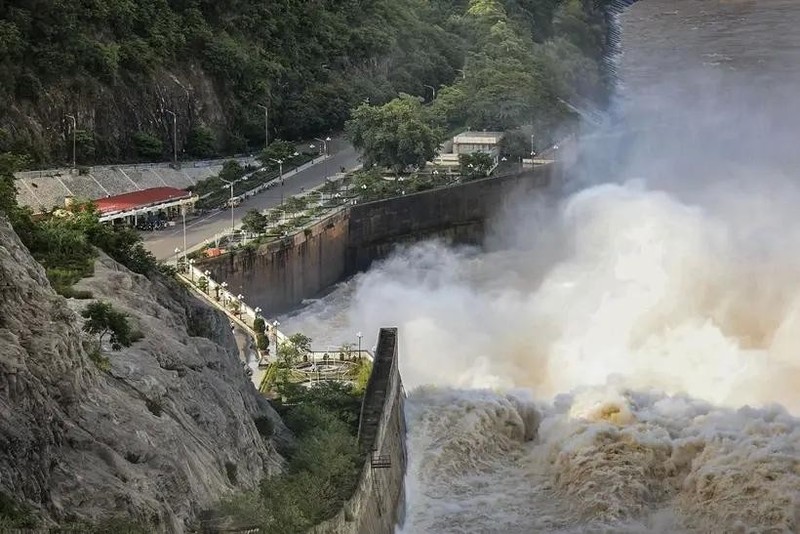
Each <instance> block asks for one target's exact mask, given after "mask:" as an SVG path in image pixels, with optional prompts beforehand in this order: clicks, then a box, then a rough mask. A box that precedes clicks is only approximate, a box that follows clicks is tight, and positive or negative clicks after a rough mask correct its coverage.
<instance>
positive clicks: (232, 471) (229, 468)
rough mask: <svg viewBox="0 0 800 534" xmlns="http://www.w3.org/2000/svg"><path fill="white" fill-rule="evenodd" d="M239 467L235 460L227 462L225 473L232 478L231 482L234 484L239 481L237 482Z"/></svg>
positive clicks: (229, 478)
mask: <svg viewBox="0 0 800 534" xmlns="http://www.w3.org/2000/svg"><path fill="white" fill-rule="evenodd" d="M237 470H238V469H237V467H236V464H235V463H233V462H225V474H226V475H228V480H230V482H231V484H233V485H234V486H235V485H236V484H237V483H238V482H237V478H238V477H237V476H236V472H237Z"/></svg>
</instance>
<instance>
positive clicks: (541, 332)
mask: <svg viewBox="0 0 800 534" xmlns="http://www.w3.org/2000/svg"><path fill="white" fill-rule="evenodd" d="M619 22H620V24H621V28H622V30H623V43H622V54H621V55H620V57H619V58H618V67H619V69H618V72H619V75H620V85H619V95H618V98H617V103H616V110H615V111H616V113H615V116H617V117H618V120H619V121H621V123H622V124H624V125H625V126H626V127H628V128H630V129H631V130H632V131H635V132H637V134H636V135H635V136H633V137H630V136H629V137H627V138H626V143H627V146H625V147H621V148H623V149H624V150H621V151H620V150H619V149H620V147H608V148H609V152H610V151H611V149H612V148H614V153H617V152H620V153H624V154H625V156H624V158H622V159H621V160H620V162H619V163H618V165H617V167H618V168H617V169H616V170H615V173H614V176H613V179H612V181H610V182H609V181H607V179H605V178H604V183H598V181H599V178H597V177H595V176H593V175H592V166H591V165H587V166H586V169H587V170H586V176H583V177H582V183H586V184H589V185H587V186H586V187H584V188H582V189H581V190H580V191H578V192H576V193H574V194H572V195H570V196H569V197H568V198H563V199H561V200H560V201H558V202H554V201H552V200H549V201H545V200H543V199H528V200H523V201H520V202H519V204H518V205H517V206H516V207H514V208H511V209H509V210H508V211H507V212H506V213H503V214H500V215H499V216H498V217H497V220H496V221H495V223H494V231H493V232H492V235H491V236H490V237H489V239H488V241H487V247H486V249H487V251H486V252H478V251H475V250H470V249H453V248H449V247H446V246H443V245H442V244H439V243H436V242H429V243H423V244H420V245H418V246H414V247H411V248H406V249H403V250H399V251H398V252H396V253H395V254H394V255H393V256H392V257H391V258H389V259H388V260H386V261H384V262H382V263H381V264H379V265H376V266H375V267H374V268H373V269H372V270H370V271H369V272H367V273H364V274H362V275H359V276H357V277H356V278H354V279H353V280H351V281H349V282H347V283H345V284H342V285H341V286H340V287H339V288H337V289H336V290H335V291H334V292H333V293H331V294H330V295H329V296H328V297H326V298H325V299H322V300H319V301H316V302H313V303H310V304H309V305H308V306H307V307H306V308H305V309H304V310H302V311H301V312H300V313H299V314H296V315H295V316H293V317H286V318H283V319H282V323H283V324H284V326H285V327H286V329H287V330H288V331H290V332H291V331H296V330H302V331H303V332H305V333H306V334H308V335H309V336H311V337H312V338H313V339H314V340H315V345H316V346H319V347H320V348H325V347H326V346H329V345H339V344H341V343H342V342H352V343H355V342H356V341H357V340H356V332H357V331H362V332H364V333H365V338H364V340H363V343H364V345H365V347H367V348H369V347H371V346H372V345H373V344H374V342H375V339H374V336H375V335H376V334H377V331H378V328H379V327H381V326H397V327H399V332H400V344H401V347H400V350H401V361H400V369H401V372H402V375H403V380H404V382H405V385H406V389H407V391H409V398H408V403H407V409H406V417H407V421H408V452H409V470H408V475H407V480H406V488H407V514H406V522H405V525H404V526H403V528H402V529H401V532H402V533H403V534H427V533H431V534H439V533H503V534H516V533H519V534H522V533H526V534H527V533H538V532H542V533H545V532H557V533H578V532H613V533H621V532H659V533H668V532H669V533H672V532H693V533H746V532H798V531H800V419H798V416H800V126H799V125H800V98H798V95H800V83H798V82H800V2H798V1H796V0H758V1H754V0H752V1H751V0H726V1H723V0H644V1H641V2H639V3H637V4H635V5H634V6H633V7H631V8H630V9H629V10H628V11H627V12H626V13H624V14H623V15H621V16H620V21H619ZM609 142H611V141H609ZM602 149H603V147H602V146H601V150H602Z"/></svg>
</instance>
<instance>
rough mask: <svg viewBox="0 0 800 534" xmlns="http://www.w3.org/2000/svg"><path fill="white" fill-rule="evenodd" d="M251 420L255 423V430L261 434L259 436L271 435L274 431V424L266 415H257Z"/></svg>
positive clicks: (266, 436)
mask: <svg viewBox="0 0 800 534" xmlns="http://www.w3.org/2000/svg"><path fill="white" fill-rule="evenodd" d="M253 422H254V423H255V425H256V430H258V433H259V434H260V435H261V437H264V438H268V437H270V436H272V433H273V432H275V425H274V424H273V422H272V419H270V418H269V417H267V416H266V415H259V416H258V417H255V418H253Z"/></svg>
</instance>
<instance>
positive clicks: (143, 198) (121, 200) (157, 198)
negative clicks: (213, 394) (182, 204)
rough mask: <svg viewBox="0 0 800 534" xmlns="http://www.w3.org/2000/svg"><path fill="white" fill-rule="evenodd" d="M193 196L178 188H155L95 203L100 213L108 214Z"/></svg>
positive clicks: (102, 199)
mask: <svg viewBox="0 0 800 534" xmlns="http://www.w3.org/2000/svg"><path fill="white" fill-rule="evenodd" d="M191 196H192V194H191V193H190V192H188V191H184V190H183V189H178V188H176V187H153V188H150V189H143V190H141V191H134V192H132V193H124V194H122V195H116V196H113V197H106V198H99V199H97V200H95V201H94V203H95V205H96V206H97V209H99V210H100V213H102V214H106V213H115V212H118V211H127V210H132V209H136V208H145V207H147V206H155V205H158V204H163V203H165V202H169V201H171V200H178V199H181V198H189V197H191Z"/></svg>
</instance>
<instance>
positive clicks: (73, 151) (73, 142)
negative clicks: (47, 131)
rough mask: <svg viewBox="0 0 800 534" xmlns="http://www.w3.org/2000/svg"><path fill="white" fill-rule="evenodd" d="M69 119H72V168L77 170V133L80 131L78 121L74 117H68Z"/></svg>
mask: <svg viewBox="0 0 800 534" xmlns="http://www.w3.org/2000/svg"><path fill="white" fill-rule="evenodd" d="M67 118H68V119H72V168H73V169H75V168H77V165H76V159H75V133H76V132H77V131H78V121H77V120H75V116H74V115H67Z"/></svg>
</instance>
